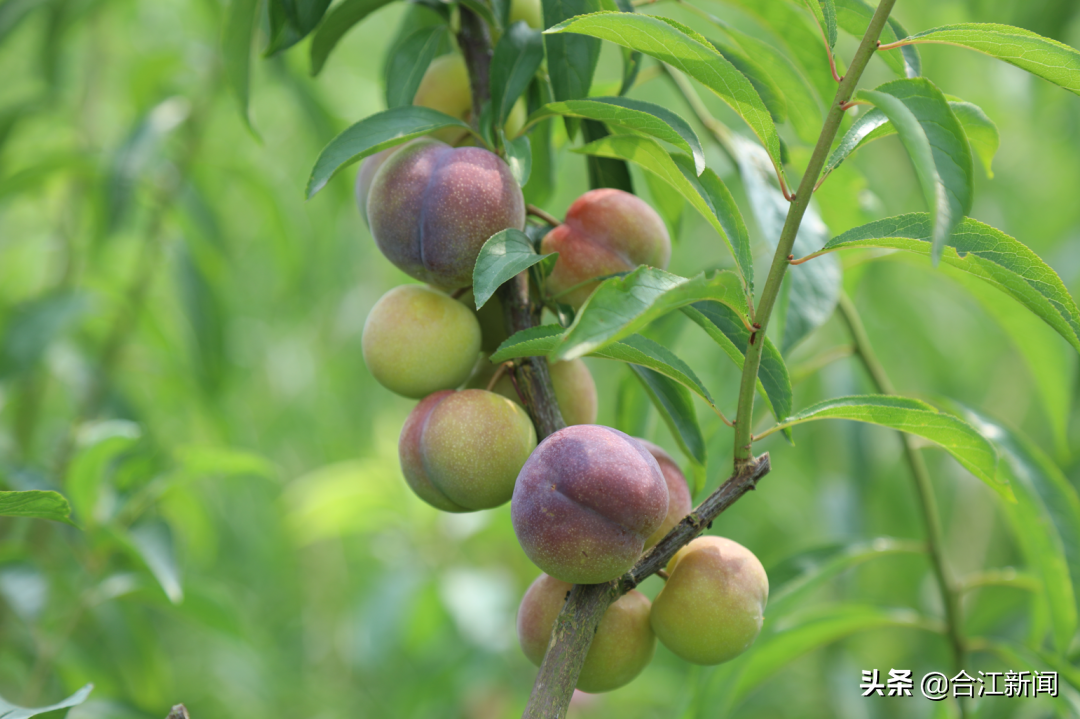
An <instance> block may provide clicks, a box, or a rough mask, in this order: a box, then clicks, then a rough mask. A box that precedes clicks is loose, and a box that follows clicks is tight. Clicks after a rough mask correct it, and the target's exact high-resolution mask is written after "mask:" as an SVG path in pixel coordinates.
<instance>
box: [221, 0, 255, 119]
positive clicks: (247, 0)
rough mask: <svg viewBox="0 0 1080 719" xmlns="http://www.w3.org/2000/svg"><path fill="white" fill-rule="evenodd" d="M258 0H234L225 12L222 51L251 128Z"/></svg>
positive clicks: (232, 84)
mask: <svg viewBox="0 0 1080 719" xmlns="http://www.w3.org/2000/svg"><path fill="white" fill-rule="evenodd" d="M258 9H259V2H258V0H232V2H230V3H229V8H228V11H227V12H226V15H225V31H224V35H223V38H222V54H223V57H224V62H225V77H226V78H227V79H228V81H229V86H230V87H231V88H232V91H233V94H234V95H235V96H236V101H237V103H238V105H239V108H240V117H241V118H243V120H244V124H245V125H247V126H248V127H249V128H250V127H251V115H250V114H249V113H248V97H249V94H250V85H251V42H252V38H253V37H254V33H255V16H256V14H257V13H258Z"/></svg>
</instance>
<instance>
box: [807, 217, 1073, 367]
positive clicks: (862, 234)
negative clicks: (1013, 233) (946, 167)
mask: <svg viewBox="0 0 1080 719" xmlns="http://www.w3.org/2000/svg"><path fill="white" fill-rule="evenodd" d="M932 231H933V227H932V223H931V220H930V216H929V215H928V214H926V213H921V212H920V213H912V214H909V215H900V216H899V217H889V218H887V219H884V220H878V221H877V222H871V223H870V224H868V225H863V226H862V227H856V228H854V229H852V230H848V231H847V232H845V233H844V234H842V235H840V236H839V237H834V238H833V239H831V240H829V242H828V244H826V245H825V246H824V247H823V248H822V249H821V250H819V252H817V253H815V255H817V254H823V253H827V252H833V251H835V250H841V249H848V248H854V247H881V248H887V249H896V250H906V251H908V252H914V253H917V254H921V255H929V254H930V238H931V233H932ZM941 259H942V261H943V262H945V263H946V264H949V265H951V266H953V267H956V268H957V269H959V270H962V271H964V272H968V273H970V274H972V275H974V276H976V277H978V278H980V279H982V280H983V281H985V282H988V283H990V284H991V285H993V286H994V287H997V288H998V289H999V290H1001V291H1002V292H1004V293H1006V294H1008V295H1009V296H1011V297H1012V298H1013V299H1015V300H1016V301H1017V302H1019V303H1020V304H1022V305H1024V306H1025V307H1027V308H1028V309H1029V310H1031V311H1032V312H1033V313H1035V314H1036V315H1037V316H1039V317H1040V318H1042V319H1043V321H1045V322H1046V323H1047V324H1049V325H1050V326H1051V327H1053V328H1054V329H1055V330H1057V332H1058V334H1060V335H1061V336H1062V337H1064V338H1065V339H1066V340H1067V341H1068V342H1069V344H1071V345H1072V346H1073V347H1074V348H1075V349H1076V351H1077V352H1080V309H1078V308H1077V306H1076V302H1075V301H1074V300H1073V298H1072V297H1071V296H1070V295H1069V291H1068V290H1067V289H1066V288H1065V283H1063V282H1062V281H1061V278H1060V277H1058V275H1057V273H1056V272H1054V270H1053V269H1052V268H1051V267H1050V266H1049V265H1047V264H1046V263H1045V262H1043V261H1042V260H1041V259H1040V258H1039V256H1038V255H1036V254H1035V253H1034V252H1032V251H1031V250H1030V249H1028V247H1027V246H1026V245H1024V244H1023V243H1021V242H1018V241H1016V240H1015V239H1013V238H1012V237H1009V236H1008V235H1006V234H1005V233H1004V232H1002V231H1001V230H997V229H994V228H993V227H990V226H989V225H985V224H983V223H981V222H979V221H978V220H973V219H971V218H970V217H969V218H965V219H964V221H963V222H961V223H960V225H958V226H957V228H956V229H955V230H954V231H953V234H952V237H951V238H950V239H949V241H948V242H947V243H946V247H945V251H944V252H943V253H942V255H941ZM808 264H813V263H812V262H811V263H808Z"/></svg>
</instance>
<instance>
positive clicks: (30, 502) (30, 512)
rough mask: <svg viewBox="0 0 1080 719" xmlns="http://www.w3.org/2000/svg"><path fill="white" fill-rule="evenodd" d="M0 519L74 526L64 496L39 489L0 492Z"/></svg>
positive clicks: (69, 508)
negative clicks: (35, 519) (22, 518)
mask: <svg viewBox="0 0 1080 719" xmlns="http://www.w3.org/2000/svg"><path fill="white" fill-rule="evenodd" d="M0 517H35V518H37V519H51V520H53V521H54V522H64V523H65V524H70V525H72V526H75V523H74V522H72V521H71V505H70V504H68V501H67V499H65V498H64V495H62V494H60V493H59V492H52V491H49V490H41V489H27V490H23V491H15V492H3V491H0ZM0 716H2V715H0Z"/></svg>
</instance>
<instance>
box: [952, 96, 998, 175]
mask: <svg viewBox="0 0 1080 719" xmlns="http://www.w3.org/2000/svg"><path fill="white" fill-rule="evenodd" d="M949 107H951V108H952V111H953V114H954V115H956V119H957V120H959V121H960V124H961V125H963V127H964V134H965V135H967V139H968V142H970V143H971V149H972V150H974V151H975V154H976V155H978V156H979V159H980V160H982V164H983V167H984V168H985V169H986V176H987V177H989V178H991V179H993V177H994V170H993V163H994V155H996V154H997V151H998V146H999V145H1000V144H1001V137H1000V136H999V135H998V129H997V125H995V124H994V121H993V120H991V119H990V118H989V117H987V115H986V113H985V112H983V110H982V108H981V107H979V106H978V105H974V104H972V103H970V102H964V101H962V100H949Z"/></svg>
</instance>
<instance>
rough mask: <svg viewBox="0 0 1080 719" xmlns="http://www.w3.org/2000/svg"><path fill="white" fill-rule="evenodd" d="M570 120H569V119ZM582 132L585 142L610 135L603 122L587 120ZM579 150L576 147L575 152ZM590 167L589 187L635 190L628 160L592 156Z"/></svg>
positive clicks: (588, 163) (589, 160)
mask: <svg viewBox="0 0 1080 719" xmlns="http://www.w3.org/2000/svg"><path fill="white" fill-rule="evenodd" d="M567 122H569V120H568V121H567ZM581 134H582V135H584V138H585V142H587V143H590V145H591V144H592V143H594V142H599V141H601V140H604V139H605V138H607V137H609V136H610V133H609V132H608V131H607V128H606V127H604V124H603V123H601V122H596V121H595V120H585V121H584V122H582V123H581ZM577 151H578V150H576V149H575V152H577ZM586 160H587V165H588V168H589V187H590V188H592V189H594V190H595V189H597V188H599V187H613V188H615V189H616V190H622V191H624V192H629V193H633V192H634V182H633V179H632V178H631V177H630V168H629V167H628V166H627V164H626V162H625V161H623V160H620V159H617V158H616V157H614V156H603V155H598V156H590V157H588V158H586Z"/></svg>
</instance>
